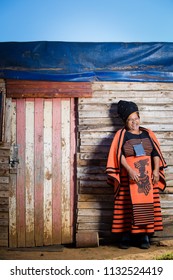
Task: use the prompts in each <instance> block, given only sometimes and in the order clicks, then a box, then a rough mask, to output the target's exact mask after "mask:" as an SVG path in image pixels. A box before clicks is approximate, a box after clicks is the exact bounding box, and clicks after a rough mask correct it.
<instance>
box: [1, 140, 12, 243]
mask: <svg viewBox="0 0 173 280" xmlns="http://www.w3.org/2000/svg"><path fill="white" fill-rule="evenodd" d="M9 156H10V146H9V145H5V144H0V246H4V247H7V246H8V223H9V219H8V216H9V215H8V211H9V195H10V193H9Z"/></svg>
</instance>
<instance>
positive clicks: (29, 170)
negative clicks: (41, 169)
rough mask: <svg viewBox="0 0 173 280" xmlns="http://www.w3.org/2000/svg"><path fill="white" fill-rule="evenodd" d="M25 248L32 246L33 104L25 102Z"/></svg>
mask: <svg viewBox="0 0 173 280" xmlns="http://www.w3.org/2000/svg"><path fill="white" fill-rule="evenodd" d="M25 120H26V148H25V191H26V195H25V197H26V247H32V246H34V102H33V100H31V101H29V100H27V101H26V119H25Z"/></svg>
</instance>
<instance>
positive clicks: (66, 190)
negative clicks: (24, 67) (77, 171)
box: [61, 98, 71, 243]
mask: <svg viewBox="0 0 173 280" xmlns="http://www.w3.org/2000/svg"><path fill="white" fill-rule="evenodd" d="M61 119H62V132H61V143H62V170H61V172H62V193H61V205H62V243H70V242H71V228H70V218H71V213H70V99H65V98H64V99H63V100H62V103H61Z"/></svg>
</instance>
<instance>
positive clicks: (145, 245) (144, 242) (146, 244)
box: [140, 234, 150, 249]
mask: <svg viewBox="0 0 173 280" xmlns="http://www.w3.org/2000/svg"><path fill="white" fill-rule="evenodd" d="M140 248H141V249H149V248H150V241H149V237H148V235H147V234H144V235H142V236H141V239H140Z"/></svg>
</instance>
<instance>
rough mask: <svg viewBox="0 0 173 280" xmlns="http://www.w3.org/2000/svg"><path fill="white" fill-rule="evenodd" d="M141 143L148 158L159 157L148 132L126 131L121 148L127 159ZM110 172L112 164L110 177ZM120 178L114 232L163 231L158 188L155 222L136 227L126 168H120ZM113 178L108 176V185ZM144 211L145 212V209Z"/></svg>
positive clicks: (156, 189) (155, 203) (108, 171)
mask: <svg viewBox="0 0 173 280" xmlns="http://www.w3.org/2000/svg"><path fill="white" fill-rule="evenodd" d="M141 142H142V144H143V148H144V150H145V153H146V155H147V156H151V157H154V156H159V154H158V151H157V150H156V149H155V146H154V144H153V142H152V140H151V138H150V137H149V134H148V132H147V131H145V130H143V131H142V133H141V134H140V135H135V134H132V133H130V132H128V131H125V133H124V137H123V142H122V146H121V153H123V154H124V156H125V157H126V158H127V157H131V156H135V154H134V149H133V145H136V144H140V143H141ZM108 162H109V160H108ZM116 169H117V168H115V171H114V172H115V173H116V172H117V171H116ZM110 170H111V172H112V173H113V168H112V167H111V168H110V163H108V166H107V173H108V174H109V175H111V172H110ZM119 177H120V183H119V187H118V189H116V192H115V199H114V209H113V221H112V232H113V233H121V232H126V231H130V232H131V233H154V232H155V231H161V230H163V224H162V214H161V207H160V196H159V188H158V186H156V185H155V186H153V207H154V220H153V222H152V223H151V222H149V223H148V224H147V223H145V224H141V225H140V224H139V225H134V223H133V221H134V217H133V216H134V215H133V207H132V201H131V194H130V188H129V177H128V174H127V171H126V170H125V168H122V167H120V169H119ZM112 178H113V177H112V176H108V183H110V182H111V181H112ZM109 180H110V182H109ZM112 182H113V181H112ZM143 211H145V208H144V210H143Z"/></svg>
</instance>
